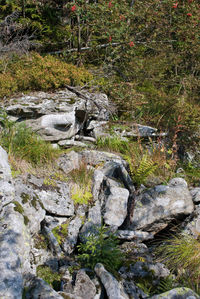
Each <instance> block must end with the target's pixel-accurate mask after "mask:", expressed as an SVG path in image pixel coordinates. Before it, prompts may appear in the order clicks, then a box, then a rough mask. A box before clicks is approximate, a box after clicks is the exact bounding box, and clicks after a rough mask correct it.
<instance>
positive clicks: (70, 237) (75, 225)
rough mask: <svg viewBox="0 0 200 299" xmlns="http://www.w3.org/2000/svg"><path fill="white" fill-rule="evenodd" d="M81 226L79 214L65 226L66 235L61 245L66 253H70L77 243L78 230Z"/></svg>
mask: <svg viewBox="0 0 200 299" xmlns="http://www.w3.org/2000/svg"><path fill="white" fill-rule="evenodd" d="M81 226H82V219H81V218H80V217H79V216H76V217H75V218H74V219H73V220H72V221H71V222H70V223H69V226H68V228H67V237H66V239H65V240H64V242H63V244H62V247H63V250H64V251H65V252H66V253H67V254H71V253H72V252H73V250H74V247H75V245H76V243H77V239H78V235H79V230H80V228H81Z"/></svg>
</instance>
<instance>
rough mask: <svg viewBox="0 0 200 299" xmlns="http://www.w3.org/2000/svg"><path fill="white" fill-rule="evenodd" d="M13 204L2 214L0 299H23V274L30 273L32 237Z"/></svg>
mask: <svg viewBox="0 0 200 299" xmlns="http://www.w3.org/2000/svg"><path fill="white" fill-rule="evenodd" d="M15 209H16V206H15V204H13V203H10V204H9V205H6V206H5V207H3V208H2V209H1V213H0V269H1V270H0V298H3V299H18V298H22V291H23V278H22V274H25V273H30V272H31V266H30V260H29V251H30V236H29V233H28V231H27V228H26V226H25V224H24V216H23V215H22V214H21V213H20V212H19V211H16V210H15Z"/></svg>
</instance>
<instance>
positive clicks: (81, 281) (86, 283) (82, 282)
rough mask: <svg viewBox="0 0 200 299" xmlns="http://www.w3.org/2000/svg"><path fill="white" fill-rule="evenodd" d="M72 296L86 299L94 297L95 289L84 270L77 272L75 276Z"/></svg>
mask: <svg viewBox="0 0 200 299" xmlns="http://www.w3.org/2000/svg"><path fill="white" fill-rule="evenodd" d="M74 295H76V296H77V297H78V296H79V297H81V298H87V299H94V297H95V295H96V287H95V285H94V283H93V282H92V281H91V279H90V278H89V276H88V275H87V274H86V273H85V271H84V270H79V271H78V273H77V275H76V282H75V286H74Z"/></svg>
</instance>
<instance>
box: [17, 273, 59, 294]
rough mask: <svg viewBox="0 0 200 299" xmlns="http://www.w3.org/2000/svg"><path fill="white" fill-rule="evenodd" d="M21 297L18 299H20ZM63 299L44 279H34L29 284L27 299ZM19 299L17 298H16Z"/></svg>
mask: <svg viewBox="0 0 200 299" xmlns="http://www.w3.org/2000/svg"><path fill="white" fill-rule="evenodd" d="M19 298H21V297H18V299H19ZM39 298H41V299H63V297H62V296H61V295H59V294H58V293H57V292H56V291H54V289H52V288H51V287H50V285H49V284H48V283H46V282H45V281H44V280H43V279H41V278H37V277H34V278H32V280H31V281H30V282H29V285H28V291H27V293H26V299H39ZM16 299H17V298H16Z"/></svg>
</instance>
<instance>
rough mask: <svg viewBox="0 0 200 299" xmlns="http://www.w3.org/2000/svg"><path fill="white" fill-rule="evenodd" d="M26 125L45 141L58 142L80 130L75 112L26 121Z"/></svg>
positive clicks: (79, 123)
mask: <svg viewBox="0 0 200 299" xmlns="http://www.w3.org/2000/svg"><path fill="white" fill-rule="evenodd" d="M26 125H27V126H29V127H31V129H32V130H33V131H35V132H37V133H38V134H39V135H41V137H42V139H44V140H46V141H58V140H63V139H69V138H71V137H73V136H75V135H76V134H77V133H78V131H79V130H80V128H81V122H80V121H78V120H77V118H76V113H75V111H72V112H69V113H65V114H49V115H44V116H41V117H40V118H38V119H34V120H27V121H26Z"/></svg>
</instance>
